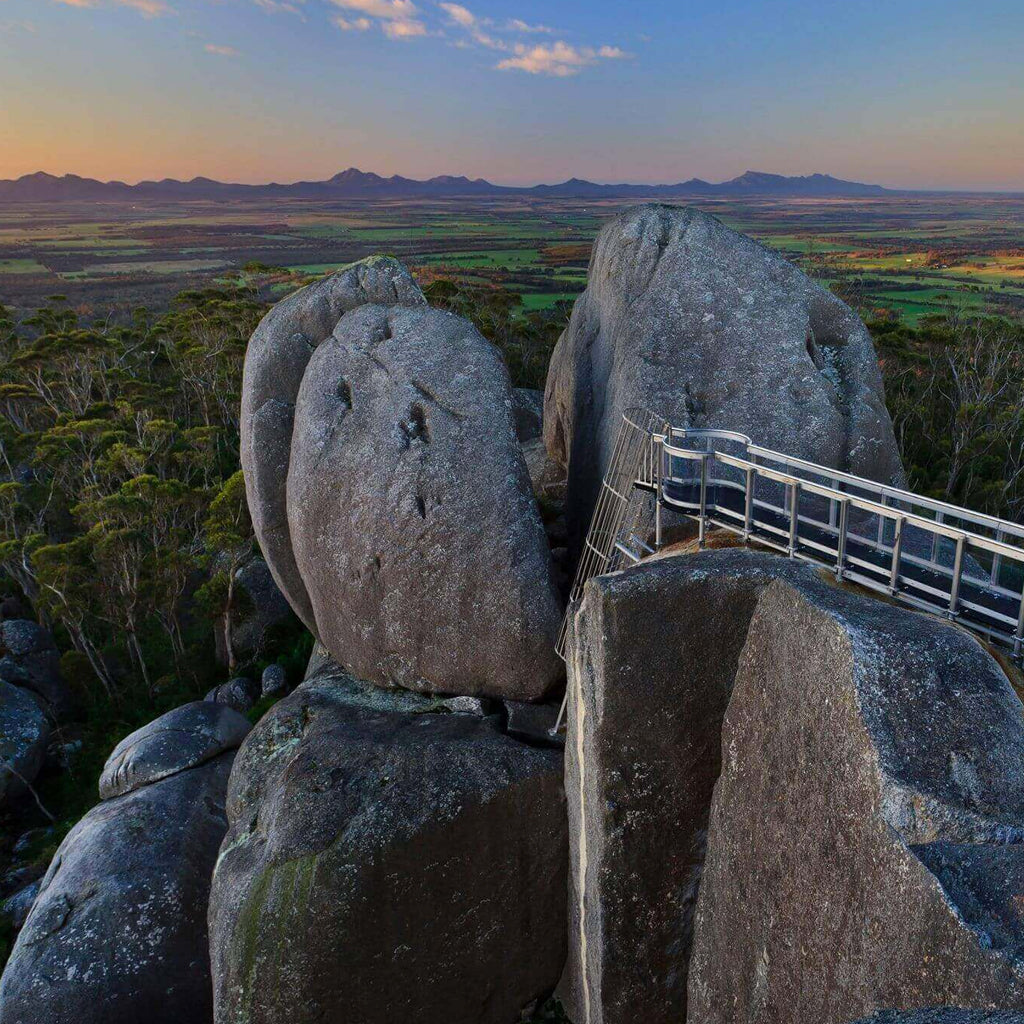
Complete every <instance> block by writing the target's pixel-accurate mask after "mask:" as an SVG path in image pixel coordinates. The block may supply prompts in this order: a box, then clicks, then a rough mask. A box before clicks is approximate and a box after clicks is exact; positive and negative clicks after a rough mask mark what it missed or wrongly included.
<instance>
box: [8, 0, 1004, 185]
mask: <svg viewBox="0 0 1024 1024" xmlns="http://www.w3.org/2000/svg"><path fill="white" fill-rule="evenodd" d="M1022 53H1024V3H1022V2H1021V0H974V2H972V3H969V4H968V3H964V2H962V0H960V2H953V0H929V2H925V0H902V2H900V3H892V2H889V3H881V2H875V0H846V2H832V0H816V2H814V0H777V2H753V0H717V2H715V3H707V2H703V3H693V2H690V0H682V2H674V3H671V2H661V0H656V2H648V3H635V2H634V3H621V2H611V0H591V2H583V0H564V2H558V3H540V2H534V0H467V2H466V3H465V4H454V3H440V4H439V3H437V2H435V0H0V177H12V176H16V175H18V174H22V173H27V172H30V171H34V170H38V169H45V170H48V171H51V172H53V173H64V172H67V171H73V172H75V173H79V174H85V175H90V176H96V177H102V178H112V177H117V178H123V179H125V180H131V181H134V180H138V179H140V178H145V177H161V176H164V175H169V176H174V177H191V176H192V175H195V174H205V175H209V176H211V177H217V178H221V179H231V180H238V181H265V180H271V179H273V180H296V179H300V178H322V177H326V176H329V175H330V174H333V173H334V172H335V171H337V170H340V169H343V168H345V167H348V166H352V165H355V166H358V167H361V168H363V169H365V170H375V171H378V172H379V173H382V174H392V173H403V174H408V175H411V176H428V175H433V174H441V173H465V174H469V175H471V176H483V177H487V178H489V179H491V180H493V181H497V182H509V183H526V182H536V181H555V180H561V179H564V178H566V177H568V176H570V175H579V176H581V177H587V178H591V179H594V180H600V181H622V180H629V181H678V180H682V179H685V178H688V177H691V176H693V175H698V176H700V177H704V178H708V179H711V180H720V179H723V178H727V177H731V176H733V175H735V174H738V173H741V172H742V171H744V170H746V169H747V168H755V169H758V170H767V171H775V172H778V173H787V174H795V173H809V172H812V171H826V172H829V173H833V174H836V175H839V176H842V177H847V178H855V179H858V180H867V181H878V182H881V183H883V184H888V185H895V186H906V187H913V186H922V187H946V188H953V187H972V188H1004V189H1011V188H1012V189H1024V59H1022Z"/></svg>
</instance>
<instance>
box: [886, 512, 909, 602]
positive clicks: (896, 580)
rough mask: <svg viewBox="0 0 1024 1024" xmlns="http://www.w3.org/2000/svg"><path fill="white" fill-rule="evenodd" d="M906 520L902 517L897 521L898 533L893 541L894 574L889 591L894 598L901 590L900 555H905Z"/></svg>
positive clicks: (891, 577) (891, 575)
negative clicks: (904, 527)
mask: <svg viewBox="0 0 1024 1024" xmlns="http://www.w3.org/2000/svg"><path fill="white" fill-rule="evenodd" d="M905 522H906V520H905V519H904V518H903V516H900V517H899V518H898V519H897V520H896V533H895V536H894V537H893V539H892V572H891V573H890V575H889V591H890V593H891V594H892V596H893V597H895V596H896V595H897V594H898V593H899V589H900V555H901V554H902V553H903V526H904V523H905Z"/></svg>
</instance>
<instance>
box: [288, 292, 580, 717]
mask: <svg viewBox="0 0 1024 1024" xmlns="http://www.w3.org/2000/svg"><path fill="white" fill-rule="evenodd" d="M510 391H511V388H510V385H509V377H508V372H507V370H506V369H505V366H504V364H503V363H502V361H501V357H500V354H499V353H498V351H497V350H496V349H495V348H494V347H493V346H492V345H491V344H490V343H489V342H487V341H486V340H485V339H484V338H483V337H482V336H481V335H480V334H479V333H478V332H477V330H476V329H475V328H474V327H473V326H472V324H470V323H469V322H468V321H466V320H463V319H461V318H460V317H457V316H454V315H453V314H451V313H447V312H443V311H440V310H432V309H422V308H409V307H402V306H390V307H387V306H371V305H365V306H361V307H360V308H358V309H356V310H354V311H352V312H350V313H348V314H346V315H345V317H343V318H342V320H341V321H340V323H338V325H337V327H336V329H335V331H334V334H333V336H332V337H331V339H330V340H329V341H327V342H325V343H324V344H322V345H321V346H320V347H319V348H317V350H316V352H315V353H314V354H313V355H312V357H311V358H310V360H309V363H308V366H307V367H306V371H305V375H304V377H303V380H302V385H301V389H300V391H299V396H298V399H297V403H296V408H295V417H294V434H293V438H292V449H291V462H290V466H289V475H288V516H289V533H290V537H291V542H292V548H293V551H294V555H295V562H296V565H297V567H298V571H299V573H300V575H301V577H302V580H303V583H304V588H305V593H306V594H307V596H308V600H309V603H310V607H311V608H312V611H313V615H314V618H315V622H316V633H317V636H318V637H319V638H320V640H321V641H322V642H323V644H324V645H325V646H326V647H327V648H328V649H329V650H330V651H331V652H332V654H333V655H334V657H335V658H336V659H337V660H338V661H339V662H341V663H343V664H344V665H345V666H346V667H347V668H349V669H350V670H351V671H352V672H353V674H355V675H357V676H359V677H361V678H365V679H368V680H371V681H373V682H376V683H379V684H381V685H385V686H400V687H404V688H408V689H412V690H418V691H437V692H443V693H455V694H465V695H473V696H491V697H511V698H514V699H522V700H536V699H540V698H541V697H543V696H544V695H545V694H546V693H547V692H548V691H550V690H551V689H552V688H553V687H554V686H555V685H557V683H558V682H559V681H560V679H561V675H562V668H561V664H560V663H559V661H558V659H557V657H556V656H555V654H554V643H555V639H556V637H557V633H558V628H559V623H560V618H561V606H560V600H559V597H558V594H557V591H556V588H555V585H554V582H553V579H552V571H551V558H550V553H549V549H548V546H547V542H546V539H545V535H544V529H543V526H542V524H541V520H540V516H539V513H538V510H537V505H536V501H535V499H534V496H533V494H532V491H531V487H530V482H529V478H528V476H527V471H526V465H525V463H524V461H523V455H522V452H521V450H520V446H519V444H518V442H517V439H516V433H515V427H514V423H513V417H512V412H511V401H510V397H509V396H510Z"/></svg>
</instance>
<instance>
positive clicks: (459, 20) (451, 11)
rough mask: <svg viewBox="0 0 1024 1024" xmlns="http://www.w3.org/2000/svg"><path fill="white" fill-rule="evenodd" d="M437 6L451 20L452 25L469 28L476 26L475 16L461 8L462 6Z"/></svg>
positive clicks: (466, 8)
mask: <svg viewBox="0 0 1024 1024" xmlns="http://www.w3.org/2000/svg"><path fill="white" fill-rule="evenodd" d="M437 6H438V7H440V8H441V10H442V11H444V13H445V14H447V15H448V17H449V18H451V20H452V24H453V25H461V26H462V27H463V28H470V27H471V26H473V25H475V24H476V16H475V15H474V14H473V12H472V11H471V10H470V9H469V8H468V7H463V6H462V4H438V5H437Z"/></svg>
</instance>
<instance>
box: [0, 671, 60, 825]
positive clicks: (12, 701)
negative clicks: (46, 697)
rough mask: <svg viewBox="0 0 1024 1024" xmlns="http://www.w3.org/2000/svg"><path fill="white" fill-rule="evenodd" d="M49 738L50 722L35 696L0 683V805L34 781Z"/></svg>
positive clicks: (22, 791)
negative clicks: (26, 784)
mask: <svg viewBox="0 0 1024 1024" xmlns="http://www.w3.org/2000/svg"><path fill="white" fill-rule="evenodd" d="M49 739H50V723H49V722H48V721H47V719H46V715H45V714H44V712H43V710H42V709H41V708H40V706H39V703H38V702H37V701H36V699H35V697H33V695H32V694H31V693H29V692H28V691H27V690H22V689H21V688H20V687H17V686H11V685H10V683H5V682H4V681H3V680H0V806H2V805H3V804H5V803H7V802H8V801H9V800H12V799H15V798H17V797H19V796H21V795H23V794H24V793H25V792H26V787H25V783H26V782H27V783H28V784H29V785H31V784H32V782H33V781H34V780H35V777H36V776H37V775H38V774H39V769H40V768H41V767H42V766H43V761H44V760H45V758H46V744H47V743H48V741H49ZM8 766H9V767H8ZM11 769H13V771H12V770H11Z"/></svg>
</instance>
